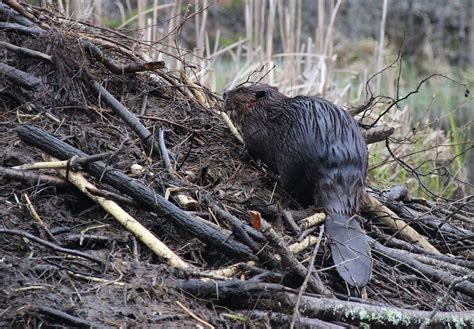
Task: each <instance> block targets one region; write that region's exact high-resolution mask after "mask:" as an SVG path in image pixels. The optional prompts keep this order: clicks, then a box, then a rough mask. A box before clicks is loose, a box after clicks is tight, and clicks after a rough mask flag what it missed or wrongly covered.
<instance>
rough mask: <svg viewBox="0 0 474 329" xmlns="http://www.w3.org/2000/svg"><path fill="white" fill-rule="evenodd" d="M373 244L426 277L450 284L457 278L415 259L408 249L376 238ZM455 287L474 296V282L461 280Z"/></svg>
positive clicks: (381, 251)
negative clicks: (396, 247)
mask: <svg viewBox="0 0 474 329" xmlns="http://www.w3.org/2000/svg"><path fill="white" fill-rule="evenodd" d="M372 245H373V249H374V250H375V251H378V252H379V253H381V254H383V255H385V256H387V257H390V258H392V259H396V260H397V261H398V262H400V263H402V264H406V265H407V266H410V267H411V268H413V269H415V270H417V271H419V272H420V273H422V274H423V275H425V276H426V277H428V278H431V279H433V280H436V281H439V282H442V283H443V284H445V285H448V284H450V283H451V282H452V281H454V280H456V279H457V277H456V276H454V275H452V274H451V273H448V272H446V271H442V270H440V269H437V268H434V267H432V266H430V265H425V264H423V263H421V262H419V261H417V260H415V259H413V258H412V257H410V254H409V253H408V252H407V251H404V250H396V249H392V248H388V247H385V246H384V245H382V244H380V243H379V242H377V241H375V240H373V243H372ZM454 289H455V290H456V291H459V292H462V293H464V294H466V295H468V296H471V297H473V296H474V283H471V282H463V283H462V282H461V283H458V284H457V285H456V286H455V287H454Z"/></svg>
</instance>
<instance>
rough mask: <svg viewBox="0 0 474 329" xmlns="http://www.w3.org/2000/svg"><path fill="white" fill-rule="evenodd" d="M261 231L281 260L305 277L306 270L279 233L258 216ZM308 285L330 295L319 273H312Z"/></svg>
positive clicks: (320, 292)
mask: <svg viewBox="0 0 474 329" xmlns="http://www.w3.org/2000/svg"><path fill="white" fill-rule="evenodd" d="M260 222H261V227H262V228H261V232H262V233H263V234H264V235H265V236H266V238H267V239H268V241H269V243H270V244H271V245H272V246H273V247H274V248H275V250H276V251H277V252H278V254H279V255H280V257H281V259H282V261H283V262H284V263H286V264H288V265H289V266H290V267H291V268H292V269H293V270H294V271H295V272H296V273H297V274H298V275H299V276H300V277H301V278H303V279H304V278H305V277H306V275H307V273H308V270H307V269H306V268H305V267H304V266H303V265H302V264H301V263H300V262H299V261H298V259H296V257H295V256H294V255H293V254H292V253H291V252H290V251H289V250H288V248H287V247H286V246H285V242H284V241H283V238H282V237H281V235H280V234H279V233H277V232H276V231H275V230H274V229H273V228H272V227H271V226H270V224H268V223H267V221H266V220H264V219H263V218H260ZM308 285H309V286H310V288H311V289H312V290H313V291H315V292H316V293H318V294H322V295H326V296H328V295H331V292H330V291H329V289H328V288H326V287H325V286H324V285H323V283H322V281H321V278H320V277H319V274H318V273H317V272H314V273H312V275H311V276H310V278H309V279H308Z"/></svg>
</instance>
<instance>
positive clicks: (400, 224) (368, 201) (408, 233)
mask: <svg viewBox="0 0 474 329" xmlns="http://www.w3.org/2000/svg"><path fill="white" fill-rule="evenodd" d="M363 208H364V211H366V212H367V213H369V214H370V215H371V216H373V217H376V218H377V219H378V220H380V221H381V222H382V223H384V224H385V225H387V226H389V227H391V228H392V229H394V230H396V231H397V232H398V233H400V234H401V235H402V236H403V237H404V238H406V239H407V240H408V241H411V242H413V243H415V244H416V245H418V246H420V247H422V248H423V249H425V250H426V251H429V252H432V253H437V254H439V253H440V252H439V251H438V250H437V249H436V248H435V247H434V246H433V245H432V244H431V243H429V241H428V240H427V239H426V238H425V237H424V236H422V235H421V234H419V233H418V232H417V231H415V230H414V229H413V228H411V227H410V226H409V225H408V224H407V223H405V222H404V221H402V220H401V219H400V218H399V217H398V216H397V215H396V214H395V213H394V212H393V211H391V210H390V209H388V208H387V207H385V206H384V205H383V204H382V203H380V201H379V200H377V199H376V198H374V197H373V196H371V195H367V196H366V197H365V198H364V200H363Z"/></svg>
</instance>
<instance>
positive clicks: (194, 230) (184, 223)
mask: <svg viewBox="0 0 474 329" xmlns="http://www.w3.org/2000/svg"><path fill="white" fill-rule="evenodd" d="M17 133H18V135H19V136H20V138H21V139H22V140H23V141H24V142H25V143H27V144H28V145H31V146H34V147H36V148H39V149H40V150H42V151H43V152H46V153H48V154H50V155H52V156H54V157H56V158H58V159H61V160H66V159H69V158H71V157H73V156H74V155H76V156H79V157H85V156H87V154H85V153H84V152H82V151H80V150H78V149H76V148H75V147H73V146H71V145H69V144H67V143H65V142H63V141H61V140H59V139H58V138H56V137H54V136H52V135H50V134H48V133H47V132H45V131H43V130H41V129H39V128H35V127H32V126H28V125H23V126H18V127H17ZM84 170H85V171H86V172H88V173H89V174H91V175H94V176H96V177H98V178H101V179H102V181H103V182H105V183H107V184H109V185H111V186H113V187H115V188H116V189H117V190H119V191H121V192H122V193H125V194H127V195H129V196H130V197H132V198H133V199H134V200H135V201H137V202H138V203H139V204H140V205H142V206H143V207H145V208H146V209H148V210H151V211H154V212H156V213H158V214H159V215H160V216H163V217H164V218H166V219H168V220H170V221H171V222H172V223H174V224H175V225H176V226H177V227H178V228H181V229H183V230H184V231H186V232H188V233H189V234H191V235H193V236H194V237H196V238H198V239H199V240H201V241H203V242H205V243H208V244H210V245H212V246H214V247H215V248H216V249H218V250H221V251H223V252H226V253H228V254H231V255H233V256H236V257H238V258H240V259H253V260H255V259H256V257H255V256H254V255H253V254H252V252H251V250H250V248H249V247H247V246H246V245H244V244H242V243H240V242H238V241H235V240H233V239H232V238H230V237H229V236H227V235H226V234H224V233H223V232H222V231H219V230H217V229H216V228H214V227H212V226H210V225H205V224H203V223H201V222H198V221H196V220H194V219H193V218H192V217H191V216H190V215H189V214H187V213H186V212H184V211H183V210H181V209H180V208H178V207H177V206H175V205H174V204H172V203H170V202H169V201H167V200H166V199H165V198H163V197H162V196H161V195H159V194H157V193H156V192H155V191H153V190H152V189H150V188H148V187H147V186H145V185H143V184H142V183H141V182H140V181H138V180H136V179H133V178H130V177H128V176H127V175H125V174H124V173H122V172H121V171H118V170H115V169H110V168H107V167H106V165H105V164H104V163H103V162H95V163H90V164H88V165H85V166H84Z"/></svg>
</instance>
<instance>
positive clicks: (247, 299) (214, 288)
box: [164, 279, 474, 328]
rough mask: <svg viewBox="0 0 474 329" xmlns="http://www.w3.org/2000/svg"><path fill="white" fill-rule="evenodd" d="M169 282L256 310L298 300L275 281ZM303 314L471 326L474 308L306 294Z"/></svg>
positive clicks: (383, 323) (377, 324)
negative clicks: (427, 307) (423, 307)
mask: <svg viewBox="0 0 474 329" xmlns="http://www.w3.org/2000/svg"><path fill="white" fill-rule="evenodd" d="M164 284H165V286H168V287H173V288H179V289H182V290H184V291H186V292H187V293H189V294H192V295H193V296H196V297H200V298H205V299H212V300H213V303H214V304H216V303H217V302H220V303H222V304H224V305H229V306H228V307H235V306H237V307H239V308H241V309H242V308H244V307H246V306H247V307H251V308H252V310H254V309H259V308H262V307H265V308H266V309H268V308H270V309H271V310H272V311H280V312H288V310H291V309H292V308H293V307H294V305H295V303H296V300H297V295H298V292H297V291H296V290H293V289H289V288H287V287H285V286H282V285H280V284H275V283H262V282H256V281H240V280H231V281H218V280H214V281H203V280H197V279H193V280H176V281H171V280H170V281H165V283H164ZM299 309H300V312H301V315H303V316H305V317H311V318H317V319H321V320H324V321H337V322H340V321H344V322H347V323H352V324H355V325H362V324H370V325H372V326H373V327H374V328H386V327H389V328H407V327H408V328H415V327H416V328H418V327H419V326H420V325H422V324H424V325H427V326H428V327H429V328H446V327H450V326H452V327H454V326H456V325H458V324H464V325H465V326H466V328H471V326H472V325H473V323H474V312H472V311H467V312H437V313H436V314H434V315H433V317H432V318H431V320H429V318H430V316H432V314H431V312H430V311H417V310H411V309H403V308H399V307H392V306H379V305H371V304H362V303H357V302H352V301H344V300H338V299H335V298H326V297H319V296H311V295H303V296H302V298H301V304H300V308H299Z"/></svg>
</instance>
